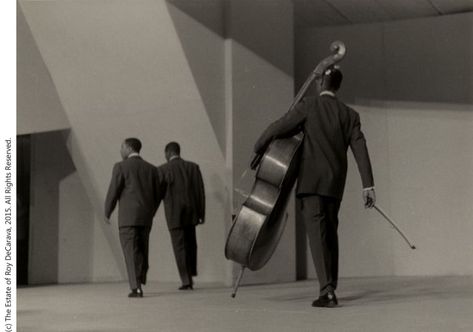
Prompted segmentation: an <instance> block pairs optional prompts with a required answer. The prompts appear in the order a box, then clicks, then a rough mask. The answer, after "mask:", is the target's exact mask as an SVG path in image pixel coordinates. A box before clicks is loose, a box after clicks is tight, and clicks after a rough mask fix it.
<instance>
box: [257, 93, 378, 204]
mask: <svg viewBox="0 0 473 332" xmlns="http://www.w3.org/2000/svg"><path fill="white" fill-rule="evenodd" d="M301 129H302V130H303V132H304V134H305V138H304V142H303V147H302V149H303V152H302V156H301V163H300V169H299V177H298V183H297V191H296V193H297V195H298V196H301V195H305V194H309V195H310V194H317V195H322V196H329V197H335V198H338V199H342V196H343V190H344V188H345V180H346V174H347V149H348V146H350V147H351V150H352V151H353V155H354V156H355V159H356V162H357V164H358V169H359V172H360V175H361V180H362V183H363V187H364V188H367V187H372V186H373V185H374V181H373V173H372V170H371V163H370V158H369V155H368V149H367V147H366V141H365V137H364V135H363V133H362V131H361V125H360V116H359V115H358V113H357V112H356V111H354V110H353V109H352V108H350V107H348V106H346V105H345V104H344V103H342V102H341V101H339V100H338V99H337V98H335V97H331V96H327V95H325V96H319V97H308V98H305V99H303V100H302V102H300V103H299V104H298V105H297V106H296V107H295V109H294V110H293V111H290V112H288V113H286V114H285V115H284V116H283V117H282V118H280V119H279V120H277V121H275V122H274V123H272V124H271V125H270V126H269V127H268V128H267V129H266V130H265V131H264V132H263V134H262V135H261V137H260V138H259V139H258V141H257V143H256V145H255V152H256V153H263V152H264V150H265V149H266V147H267V145H268V144H269V143H270V142H271V141H272V140H273V139H275V138H280V137H285V136H289V135H293V134H294V133H295V132H297V131H298V130H301Z"/></svg>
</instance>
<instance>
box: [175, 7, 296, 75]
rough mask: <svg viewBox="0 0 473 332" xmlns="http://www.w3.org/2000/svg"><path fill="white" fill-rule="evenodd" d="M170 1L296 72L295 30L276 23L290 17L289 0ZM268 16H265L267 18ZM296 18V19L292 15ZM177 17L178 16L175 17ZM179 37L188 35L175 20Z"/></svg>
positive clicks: (288, 71)
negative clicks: (293, 57)
mask: <svg viewBox="0 0 473 332" xmlns="http://www.w3.org/2000/svg"><path fill="white" fill-rule="evenodd" d="M167 3H168V4H171V5H172V6H174V7H176V8H178V9H180V10H181V11H183V12H184V13H186V14H187V15H189V16H191V17H192V18H193V19H195V20H196V21H198V22H200V23H201V24H203V25H204V26H205V27H207V28H208V29H210V30H211V31H213V32H214V33H216V34H218V35H219V36H221V37H222V38H228V39H232V40H234V41H236V42H238V43H240V44H241V45H242V46H244V47H246V48H248V49H250V50H251V51H252V52H254V53H256V54H257V55H258V56H260V57H261V58H263V59H265V60H266V61H268V62H270V63H271V64H272V65H273V66H275V67H276V68H278V69H279V70H281V71H283V72H284V73H286V74H288V75H289V76H292V75H293V62H292V58H291V57H288V56H287V53H288V52H289V53H291V54H292V52H293V47H294V45H293V44H292V43H289V44H288V41H292V36H291V37H290V38H287V37H288V34H292V33H293V30H292V28H291V29H286V26H285V25H284V24H276V23H278V21H279V20H280V19H282V18H286V17H287V10H292V8H293V7H292V3H291V1H288V0H272V1H254V0H200V1H187V0H167ZM263 18H264V19H263ZM291 19H292V18H291ZM173 20H174V17H173ZM174 24H175V25H176V28H177V30H178V32H179V35H180V36H179V37H180V38H182V37H183V36H184V33H185V31H184V29H181V28H182V26H181V27H180V26H179V22H177V21H176V20H175V21H174Z"/></svg>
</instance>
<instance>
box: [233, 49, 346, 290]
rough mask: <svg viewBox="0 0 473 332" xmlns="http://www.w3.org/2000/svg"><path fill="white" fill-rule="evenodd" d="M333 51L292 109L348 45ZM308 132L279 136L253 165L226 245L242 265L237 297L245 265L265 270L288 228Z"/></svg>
mask: <svg viewBox="0 0 473 332" xmlns="http://www.w3.org/2000/svg"><path fill="white" fill-rule="evenodd" d="M330 50H331V52H332V54H331V55H330V56H328V57H327V58H325V59H323V60H322V61H321V62H320V63H319V64H318V65H317V66H316V68H315V69H314V71H312V73H311V74H310V75H309V77H308V78H307V80H306V81H305V83H304V85H303V86H302V88H301V89H300V90H299V92H298V93H297V95H296V97H295V99H294V101H293V103H292V104H291V106H290V108H289V111H288V112H291V111H292V110H293V109H294V107H295V106H296V105H297V104H298V103H299V102H300V101H301V100H302V98H303V97H304V95H305V94H306V92H307V90H308V89H309V87H310V86H311V84H312V83H313V82H314V81H318V80H320V79H321V78H322V76H323V73H324V72H325V70H326V69H327V68H329V67H331V66H333V65H335V64H336V63H338V62H339V61H341V60H342V59H343V57H344V56H345V53H346V48H345V45H344V44H343V43H342V42H340V41H335V42H333V43H332V44H331V45H330ZM303 139H304V134H303V133H302V132H299V133H297V134H295V135H294V136H292V137H289V138H281V139H275V140H274V141H272V142H271V143H270V144H269V146H268V148H267V149H266V151H265V152H264V154H262V155H256V156H255V158H254V159H253V160H252V162H251V168H253V169H256V174H255V181H254V184H253V187H252V190H251V192H250V194H249V195H248V197H247V198H246V200H245V202H244V203H243V204H242V206H241V208H240V210H239V212H238V214H237V215H236V216H235V218H234V219H233V224H232V226H231V228H230V231H229V233H228V236H227V241H226V244H225V257H226V258H227V259H230V260H232V261H234V262H236V263H239V264H240V265H241V271H240V274H239V276H238V278H237V280H236V282H235V284H234V287H233V292H232V297H235V295H236V292H237V290H238V286H239V284H240V281H241V278H242V276H243V273H244V270H245V268H248V269H250V270H252V271H256V270H259V269H261V268H262V267H263V266H264V265H265V264H266V263H267V262H268V260H269V259H270V258H271V256H272V255H273V253H274V250H275V249H276V246H277V244H278V243H279V240H280V238H281V235H282V233H283V231H284V228H285V225H286V221H287V214H285V211H286V208H287V203H288V201H289V196H290V193H291V191H292V188H293V187H294V183H295V181H296V178H297V175H298V169H299V159H300V153H301V150H302V149H300V147H301V145H302V142H303Z"/></svg>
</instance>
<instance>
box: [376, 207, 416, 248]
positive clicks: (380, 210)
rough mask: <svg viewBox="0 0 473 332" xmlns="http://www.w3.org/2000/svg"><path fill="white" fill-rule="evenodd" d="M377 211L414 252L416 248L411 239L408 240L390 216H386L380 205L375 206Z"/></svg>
mask: <svg viewBox="0 0 473 332" xmlns="http://www.w3.org/2000/svg"><path fill="white" fill-rule="evenodd" d="M374 208H375V210H376V211H378V212H379V214H380V215H382V216H383V217H384V219H386V220H387V221H388V222H389V223H390V224H391V226H392V227H393V228H394V229H395V230H396V231H397V232H398V233H399V234H400V235H401V236H402V238H403V239H404V241H406V243H407V244H408V245H409V247H410V248H411V249H412V250H414V249H416V246H415V245H413V244H412V243H411V242H410V241H409V239H408V238H407V236H406V235H404V233H403V232H402V231H401V230H400V229H399V227H398V226H397V225H396V223H395V222H394V221H393V220H392V219H391V218H389V216H388V215H387V214H386V212H384V211H383V209H381V208H380V207H379V206H378V205H375V206H374Z"/></svg>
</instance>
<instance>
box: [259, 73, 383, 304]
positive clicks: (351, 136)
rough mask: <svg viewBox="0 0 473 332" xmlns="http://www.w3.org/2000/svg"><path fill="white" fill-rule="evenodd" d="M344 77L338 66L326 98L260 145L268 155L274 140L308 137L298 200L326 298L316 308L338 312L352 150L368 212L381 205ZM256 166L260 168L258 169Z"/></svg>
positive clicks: (305, 106)
mask: <svg viewBox="0 0 473 332" xmlns="http://www.w3.org/2000/svg"><path fill="white" fill-rule="evenodd" d="M342 79H343V76H342V73H341V72H340V70H338V69H336V68H335V67H331V68H329V69H327V70H326V71H325V72H324V73H323V75H322V82H321V91H322V92H321V93H320V95H319V96H317V97H307V98H304V99H303V100H302V101H301V102H300V103H299V104H298V105H296V106H295V108H294V109H293V110H292V111H289V112H288V113H286V114H285V115H284V116H283V117H282V118H280V119H279V120H277V121H275V122H274V123H272V124H271V125H270V126H269V127H268V128H267V129H266V130H265V131H264V132H263V134H262V135H261V137H260V138H259V139H258V141H257V142H256V144H255V147H254V150H255V153H256V154H260V155H261V154H263V153H264V152H265V150H266V148H267V146H268V145H269V143H271V141H272V140H273V139H276V138H281V137H286V136H288V135H292V134H294V133H295V132H296V131H297V130H298V129H301V130H302V131H303V132H304V135H305V137H304V142H303V145H302V147H301V149H302V155H301V161H300V165H299V175H298V183H297V189H296V197H297V199H298V200H300V202H299V203H300V205H299V206H300V208H301V215H302V216H303V219H304V223H305V225H306V230H307V235H308V238H309V244H310V249H311V253H312V259H313V261H314V265H315V270H316V272H317V278H318V280H319V284H320V296H319V298H318V299H316V300H315V301H314V302H313V303H312V306H314V307H329V308H331V307H336V306H337V305H338V301H337V297H336V295H335V290H336V288H337V281H338V234H337V228H338V211H339V209H340V202H341V200H342V196H343V191H344V187H345V180H346V176H347V150H348V147H349V146H350V148H351V150H352V151H353V155H354V156H355V160H356V163H357V165H358V169H359V172H360V175H361V180H362V185H363V200H364V205H365V207H366V208H372V207H374V205H375V201H376V196H375V191H374V180H373V173H372V170H371V162H370V158H369V154H368V149H367V147H366V141H365V137H364V135H363V133H362V131H361V125H360V116H359V115H358V113H357V112H356V111H354V110H353V109H352V108H350V107H348V106H347V105H345V104H344V103H343V102H341V101H340V100H338V99H337V97H336V95H335V93H336V92H337V91H338V89H339V88H340V85H341V82H342ZM253 166H254V165H253Z"/></svg>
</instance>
